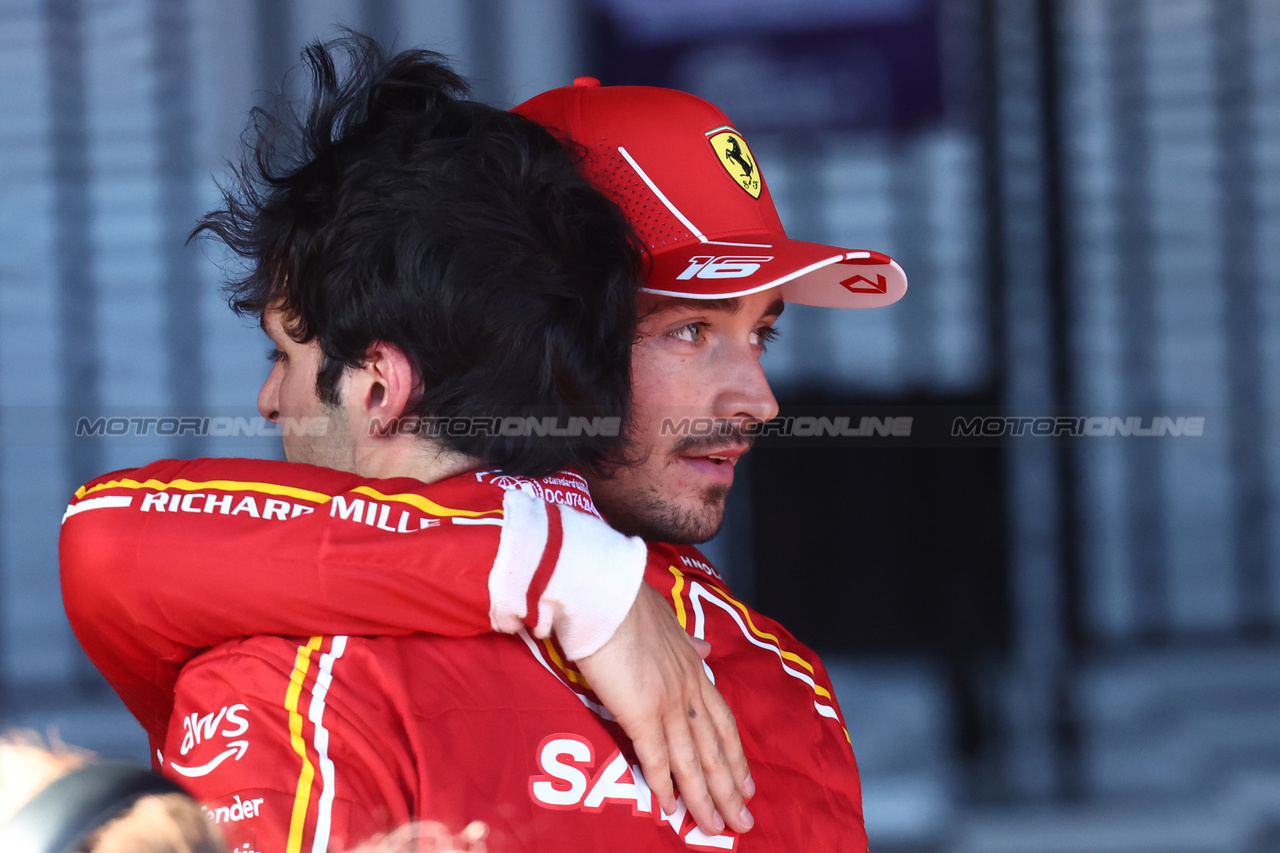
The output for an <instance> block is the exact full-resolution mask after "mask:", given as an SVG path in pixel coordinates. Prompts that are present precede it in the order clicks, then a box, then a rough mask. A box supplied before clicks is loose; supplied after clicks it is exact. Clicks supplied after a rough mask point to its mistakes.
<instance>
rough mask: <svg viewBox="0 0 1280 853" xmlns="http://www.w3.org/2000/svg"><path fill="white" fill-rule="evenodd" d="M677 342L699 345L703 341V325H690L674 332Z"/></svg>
mask: <svg viewBox="0 0 1280 853" xmlns="http://www.w3.org/2000/svg"><path fill="white" fill-rule="evenodd" d="M671 334H673V335H674V336H675V337H676V339H677V340H681V341H688V342H689V343H697V342H698V341H700V340H702V324H701V323H690V324H689V325H687V326H681V327H680V328H678V329H676V330H675V331H674V332H672V333H671Z"/></svg>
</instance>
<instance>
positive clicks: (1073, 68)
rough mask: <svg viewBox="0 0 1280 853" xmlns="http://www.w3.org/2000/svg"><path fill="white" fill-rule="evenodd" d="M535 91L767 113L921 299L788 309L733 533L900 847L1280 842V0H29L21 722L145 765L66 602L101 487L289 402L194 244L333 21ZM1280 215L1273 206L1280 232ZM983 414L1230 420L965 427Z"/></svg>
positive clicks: (12, 98)
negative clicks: (662, 96)
mask: <svg viewBox="0 0 1280 853" xmlns="http://www.w3.org/2000/svg"><path fill="white" fill-rule="evenodd" d="M339 23H341V24H347V25H350V26H353V27H355V28H357V29H361V30H364V31H366V32H369V33H371V34H373V35H375V36H377V37H379V38H380V39H382V40H384V42H386V43H391V42H394V43H395V44H396V45H397V46H401V47H404V46H410V45H421V46H427V47H431V48H434V49H436V50H440V51H442V52H444V53H447V54H449V55H451V56H452V57H454V58H455V60H456V63H457V66H458V68H459V69H460V70H461V71H462V72H463V73H464V74H466V75H467V76H468V77H470V78H471V79H472V81H473V82H474V84H475V92H476V96H477V97H479V98H481V99H484V100H488V101H491V102H495V103H499V104H503V105H510V104H514V103H518V102H519V101H521V100H523V99H525V98H527V97H529V96H531V95H533V94H536V93H537V92H539V91H542V90H543V89H546V88H551V87H553V86H557V85H563V84H566V83H568V82H569V81H570V80H571V79H572V78H573V77H574V76H576V75H580V74H590V75H593V76H597V77H600V78H601V79H602V80H603V81H604V82H605V83H606V84H623V83H644V84H655V85H667V86H674V87H677V88H682V89H687V90H689V91H692V92H695V93H697V94H700V95H703V96H704V97H707V98H709V99H710V100H712V101H714V102H715V103H717V104H719V105H720V106H721V107H723V108H724V109H725V111H726V112H727V113H728V114H729V115H730V117H731V118H733V119H734V120H735V121H736V122H737V124H738V125H739V128H740V129H741V130H742V131H743V132H744V133H745V134H746V135H747V136H748V138H749V139H750V141H751V144H752V146H753V149H754V151H755V153H756V156H757V158H758V159H759V161H760V162H761V164H762V171H763V172H764V174H765V176H766V179H767V180H768V182H769V184H770V186H771V188H772V191H773V194H774V197H775V199H776V201H777V203H778V205H779V208H780V212H781V215H782V218H783V222H784V223H785V224H786V225H787V228H788V231H789V233H790V234H791V235H792V236H794V237H798V238H801V239H810V240H817V241H824V242H834V243H837V244H840V245H848V246H850V247H854V248H872V249H877V250H881V251H886V252H889V253H891V254H893V255H894V256H895V257H897V258H899V259H900V260H901V262H902V263H903V265H904V267H905V268H906V270H907V272H908V274H909V276H910V279H911V291H910V292H909V294H908V295H907V297H906V298H905V299H904V300H903V301H902V302H901V303H899V304H898V305H896V306H893V307H891V308H888V309H881V310H877V311H865V312H831V311H827V312H824V311H820V310H816V309H806V308H804V307H800V306H795V307H792V308H790V309H788V311H787V314H786V317H785V319H784V320H783V322H782V324H781V327H782V330H783V336H782V339H781V340H780V341H779V342H778V343H776V344H775V345H773V346H771V348H770V352H769V354H768V356H767V357H766V364H767V369H768V370H769V373H770V376H771V379H772V381H773V383H774V387H775V390H776V391H777V393H778V395H779V397H780V399H781V401H782V403H783V408H784V414H785V413H787V412H793V413H794V412H814V413H830V412H841V413H853V414H854V415H855V416H856V415H866V416H872V417H880V418H883V417H897V416H912V417H913V418H914V421H913V435H912V437H911V438H909V439H901V440H899V439H893V438H883V439H879V438H874V437H872V438H848V439H839V440H836V439H832V440H827V441H817V442H812V441H811V442H805V441H790V442H788V441H783V440H779V441H776V442H770V443H764V442H762V444H761V446H760V447H759V448H758V449H757V450H756V451H755V453H753V454H752V456H751V457H748V460H749V461H747V462H745V463H744V464H743V466H740V468H739V472H740V485H739V488H738V489H736V490H735V492H734V494H733V495H732V497H731V508H730V514H729V519H728V522H727V524H726V526H725V529H724V531H722V533H721V534H720V536H719V537H717V539H716V540H715V541H713V542H712V543H710V544H709V546H708V548H707V550H708V553H709V554H711V555H712V556H713V558H714V559H715V560H717V562H718V563H720V564H722V565H723V566H724V567H725V568H726V571H727V573H728V575H729V577H730V578H731V581H732V583H733V585H734V586H735V588H736V589H737V590H738V591H739V593H740V594H742V595H744V596H745V597H747V598H748V599H749V600H750V601H752V602H753V603H754V604H755V605H756V606H757V607H758V608H760V609H762V610H764V611H765V612H767V613H770V615H774V616H776V617H778V618H780V619H781V620H782V621H783V622H784V623H785V624H787V625H788V627H790V628H791V629H792V630H793V631H794V632H795V633H796V634H797V635H798V636H799V637H800V638H801V639H802V640H805V641H806V642H808V643H809V644H810V645H813V646H815V647H816V648H818V649H819V650H820V651H821V652H822V653H823V655H824V659H825V660H826V661H827V662H828V665H829V667H830V668H831V669H832V671H833V674H834V677H835V678H836V680H837V689H838V692H839V696H840V699H841V703H842V705H843V708H844V710H845V713H846V716H847V718H848V722H849V730H850V735H851V737H852V740H853V744H854V747H855V751H856V753H857V755H858V757H859V761H860V765H861V767H862V771H863V775H864V793H865V808H866V819H867V828H868V832H869V835H870V837H871V841H872V847H873V849H875V850H878V851H895V850H896V851H902V852H903V853H905V851H1009V853H1036V852H1037V851H1046V852H1047V851H1064V853H1065V851H1091V853H1092V852H1093V851H1126V853H1128V852H1129V851H1132V852H1133V853H1137V851H1161V853H1165V851H1242V853H1245V852H1246V851H1247V853H1255V851H1257V853H1261V851H1271V850H1280V642H1278V640H1280V637H1278V636H1277V629H1278V628H1280V556H1278V554H1280V541H1277V531H1280V523H1278V521H1280V427H1278V426H1277V424H1278V423H1280V288H1277V286H1276V282H1277V274H1278V273H1280V135H1277V131H1278V130H1280V2H1277V0H421V2H419V1H418V0H308V2H300V1H299V0H150V2H147V0H0V436H2V438H0V719H2V721H3V723H4V724H5V725H25V726H31V727H34V728H37V729H41V730H43V729H46V728H47V727H56V729H57V730H58V731H60V732H61V734H62V736H63V737H64V738H66V739H67V740H69V741H72V742H75V743H80V744H84V745H87V746H90V747H93V748H96V749H99V750H102V751H104V752H107V753H110V754H117V755H123V756H128V757H132V758H134V759H137V760H139V761H142V760H145V752H146V747H145V741H144V738H143V736H142V732H141V730H140V729H139V728H138V727H137V726H136V724H134V723H133V721H132V720H131V718H129V717H128V715H127V714H126V713H125V712H124V711H123V709H122V708H121V707H120V705H119V703H118V701H117V700H116V699H115V697H114V695H113V694H112V693H111V691H110V690H109V689H108V688H106V687H105V685H104V684H103V683H102V682H101V680H100V679H99V678H98V677H97V676H96V674H95V673H94V672H93V670H92V667H90V666H89V665H88V664H87V663H86V661H85V659H84V657H83V656H82V655H81V654H80V652H79V650H78V647H77V646H76V643H75V640H74V638H73V637H72V636H71V634H70V631H69V629H68V628H67V626H66V623H65V620H64V618H63V616H62V611H61V604H60V600H59V593H58V583H57V555H56V542H57V534H58V520H59V519H60V517H61V514H62V510H63V507H64V506H65V502H66V499H67V496H68V495H69V494H70V493H71V492H72V491H73V490H74V488H75V487H76V486H77V485H78V484H79V483H80V482H82V481H84V480H86V479H88V478H89V477H91V476H94V475H96V474H98V473H101V472H103V471H106V470H110V469H113V468H120V467H125V466H129V465H135V464H140V463H143V462H146V461H149V460H151V459H154V458H157V457H159V456H164V455H178V456H187V455H243V456H267V455H277V454H278V438H275V437H272V436H269V435H258V436H252V437H245V436H241V437H237V438H225V439H198V438H195V437H193V436H190V435H186V436H181V437H178V436H174V437H157V436H154V435H153V436H149V437H145V438H136V437H135V438H120V439H118V440H117V439H106V438H102V437H99V438H96V439H86V438H83V437H81V438H77V437H76V436H75V430H74V422H75V420H76V418H77V417H79V416H80V415H82V414H94V415H111V414H120V415H125V416H145V415H148V414H150V415H174V414H182V415H189V414H196V415H199V414H206V415H219V416H235V415H242V416H246V417H247V416H251V415H253V414H254V409H253V405H254V399H255V395H256V391H257V388H258V385H259V383H260V382H261V380H262V378H263V377H264V376H265V374H266V372H267V363H266V362H265V360H264V359H263V358H262V354H263V352H264V351H265V341H264V340H263V339H262V337H261V333H260V332H258V330H257V329H256V328H252V327H251V326H246V325H245V324H244V323H243V322H242V321H239V320H236V319H235V318H234V317H233V316H232V314H231V313H230V311H228V310H227V308H226V306H225V304H224V303H223V302H222V301H221V299H220V297H219V296H218V294H217V282H218V268H217V265H216V262H217V261H218V260H219V259H220V256H219V255H218V253H217V251H216V250H214V249H201V248H188V247H185V246H184V245H183V241H184V238H185V236H186V233H187V231H188V230H189V229H190V227H191V224H192V222H193V221H194V219H195V218H196V217H197V216H198V215H199V213H200V212H202V211H203V210H205V209H207V208H208V207H210V206H212V204H213V203H214V202H215V200H216V189H215V186H214V182H213V177H214V176H217V175H218V174H222V173H224V170H223V165H222V164H223V161H224V160H225V159H226V158H228V157H231V156H234V154H235V146H236V141H237V137H238V134H239V133H240V131H241V129H242V128H243V125H244V121H245V118H246V113H247V110H248V109H249V108H250V107H251V106H252V105H253V104H254V103H256V102H259V101H261V100H262V98H263V97H264V93H265V92H267V91H269V90H274V89H275V88H277V87H278V85H279V81H280V80H281V78H282V76H283V74H284V72H285V71H286V70H287V69H288V68H289V67H290V66H291V65H292V64H293V63H294V62H295V61H296V58H297V55H298V50H299V48H300V46H301V45H302V44H303V43H304V42H305V41H307V40H310V39H313V38H316V37H328V36H332V35H334V34H335V26H336V25H337V24H339ZM1272 241H1276V242H1272ZM978 414H985V415H1010V416H1026V417H1037V416H1043V417H1050V416H1055V415H1058V416H1067V415H1070V416H1077V417H1108V418H1110V417H1118V418H1121V419H1127V418H1131V417H1138V418H1141V419H1143V420H1142V421H1141V422H1140V423H1141V424H1142V425H1150V424H1151V423H1152V421H1151V419H1152V418H1154V417H1169V418H1171V419H1176V418H1178V417H1202V418H1204V432H1203V435H1201V436H1198V437H1197V436H1187V435H1181V436H1175V435H1169V434H1166V435H1164V436H1159V437H1157V436H1149V437H1142V436H1136V435H1131V436H1128V437H1124V436H1120V435H1117V436H1113V437H1109V438H1108V437H1101V436H1081V437H1076V438H1069V437H1059V438H1057V439H1053V438H1040V437H1035V436H1030V435H1023V436H1007V435H1006V436H1004V437H988V438H985V439H982V438H970V439H965V438H963V437H954V436H952V435H951V433H950V429H949V427H950V425H951V424H952V423H953V422H954V421H955V419H956V418H957V417H961V416H963V417H966V418H968V417H972V416H975V415H978Z"/></svg>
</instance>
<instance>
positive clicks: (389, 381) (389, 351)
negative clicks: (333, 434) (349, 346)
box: [353, 341, 419, 426]
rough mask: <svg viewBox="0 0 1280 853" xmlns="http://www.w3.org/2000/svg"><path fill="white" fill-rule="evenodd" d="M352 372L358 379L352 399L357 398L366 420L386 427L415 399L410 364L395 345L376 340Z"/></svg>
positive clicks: (414, 377) (416, 387) (415, 383)
mask: <svg viewBox="0 0 1280 853" xmlns="http://www.w3.org/2000/svg"><path fill="white" fill-rule="evenodd" d="M356 372H357V373H358V374H359V379H358V382H357V383H355V387H354V388H353V390H355V391H356V392H357V395H356V397H355V400H354V401H353V402H357V401H358V403H359V405H360V407H361V409H362V414H363V415H364V416H365V417H366V418H367V419H369V420H370V421H372V420H373V419H375V418H376V419H377V420H378V421H380V422H381V423H383V424H387V425H388V426H389V425H391V424H392V423H394V422H395V420H396V419H397V418H400V417H403V416H404V415H405V414H407V413H408V411H409V409H410V408H411V407H412V406H413V404H414V403H415V402H417V397H418V393H419V389H418V381H417V376H416V375H415V373H414V370H413V365H412V364H410V363H409V357H408V356H406V355H405V354H404V350H402V349H400V347H398V346H396V345H395V344H389V343H384V342H382V341H378V342H375V343H373V344H372V345H370V347H369V350H368V352H367V353H366V354H365V363H364V366H363V367H361V368H360V369H359V370H357V371H356ZM353 378H354V377H353Z"/></svg>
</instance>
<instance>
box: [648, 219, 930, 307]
mask: <svg viewBox="0 0 1280 853" xmlns="http://www.w3.org/2000/svg"><path fill="white" fill-rule="evenodd" d="M652 258H653V267H652V270H651V271H650V275H649V278H648V279H647V280H646V281H645V284H644V287H642V288H641V289H642V290H643V291H645V292H646V293H654V294H659V295H662V296H676V297H681V298H684V299H731V298H733V297H736V296H748V295H750V294H753V293H759V292H761V291H764V290H769V289H771V288H775V287H777V288H781V295H782V298H783V299H784V300H786V301H787V302H795V303H798V304H801V305H817V306H821V307H825V308H879V307H881V306H883V305H889V304H891V303H894V302H897V301H898V300H899V299H901V298H902V296H903V294H904V293H906V292H907V276H906V273H904V272H903V271H902V267H900V266H899V265H898V262H897V261H895V260H894V259H893V258H891V257H889V256H888V255H885V254H882V253H880V252H871V251H866V250H860V251H851V250H848V249H840V248H837V247H835V246H824V245H822V244H820V243H806V242H804V241H803V240H790V239H784V240H779V239H777V238H773V239H770V238H769V237H763V238H762V237H760V236H758V235H756V236H744V237H741V238H737V239H726V240H714V241H708V242H703V243H695V244H692V245H685V246H681V247H679V248H674V249H666V250H659V251H655V252H652Z"/></svg>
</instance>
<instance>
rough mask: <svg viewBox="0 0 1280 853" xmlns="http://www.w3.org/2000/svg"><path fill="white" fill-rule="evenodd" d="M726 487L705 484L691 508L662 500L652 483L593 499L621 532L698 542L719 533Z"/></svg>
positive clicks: (680, 542) (660, 539)
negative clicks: (615, 497)
mask: <svg viewBox="0 0 1280 853" xmlns="http://www.w3.org/2000/svg"><path fill="white" fill-rule="evenodd" d="M729 488H730V487H729V486H727V485H717V486H707V487H706V488H704V489H702V490H701V492H700V494H699V495H698V497H699V500H698V501H697V503H696V504H695V505H694V506H692V507H690V506H686V505H683V504H681V503H679V502H676V501H670V500H666V499H664V498H663V496H662V493H661V491H660V490H659V488H658V487H656V486H648V487H646V488H645V489H643V490H641V491H639V492H638V493H634V494H631V495H625V496H622V497H623V499H622V500H619V501H616V502H614V501H610V500H609V499H608V497H603V496H598V497H597V499H596V502H597V504H599V507H600V510H601V512H603V514H604V516H605V518H606V519H608V521H609V523H610V524H611V525H612V526H614V527H615V528H617V529H618V530H621V531H622V532H624V533H627V534H630V535H632V536H639V537H641V538H642V539H644V540H646V541H648V542H670V543H672V544H675V545H698V544H701V543H703V542H706V541H707V540H709V539H711V538H712V537H714V536H715V535H716V534H717V533H719V532H720V527H721V526H722V525H723V524H724V502H725V497H726V496H727V495H728V494H729ZM610 504H612V505H610Z"/></svg>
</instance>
